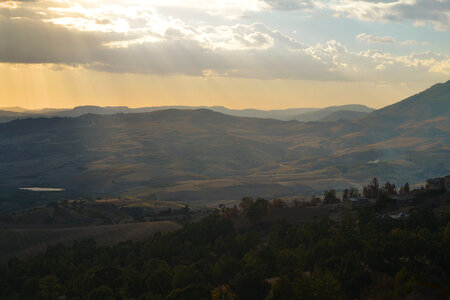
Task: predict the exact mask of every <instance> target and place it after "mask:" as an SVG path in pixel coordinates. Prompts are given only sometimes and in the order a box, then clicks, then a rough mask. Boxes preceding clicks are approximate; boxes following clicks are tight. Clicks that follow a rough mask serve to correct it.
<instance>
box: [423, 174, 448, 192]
mask: <svg viewBox="0 0 450 300" xmlns="http://www.w3.org/2000/svg"><path fill="white" fill-rule="evenodd" d="M425 188H426V189H427V190H447V191H450V175H447V176H445V177H436V178H430V179H427V183H426V185H425Z"/></svg>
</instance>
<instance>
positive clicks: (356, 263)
mask: <svg viewBox="0 0 450 300" xmlns="http://www.w3.org/2000/svg"><path fill="white" fill-rule="evenodd" d="M256 202H258V201H253V203H250V204H251V205H256V206H255V207H254V209H255V210H258V209H260V207H261V204H264V203H262V201H260V203H259V204H255V203H256ZM449 221H450V216H449V214H439V215H436V214H435V213H434V212H433V210H432V209H429V208H422V209H419V210H415V211H412V212H411V213H410V215H409V217H407V218H403V219H391V218H378V217H376V214H375V212H374V210H373V208H371V207H365V208H364V209H363V210H361V211H359V213H358V217H357V218H355V219H345V220H343V221H342V222H334V221H332V220H329V219H321V220H314V221H311V222H309V223H306V224H303V225H301V226H294V225H291V224H289V223H287V222H281V223H276V224H273V226H271V227H270V229H267V227H265V228H266V229H261V228H260V227H258V228H256V227H255V228H251V227H250V228H248V229H247V230H243V231H237V230H236V229H235V227H234V226H233V218H232V217H226V216H224V215H222V214H219V213H218V214H214V215H211V216H208V217H206V218H204V219H203V220H201V221H200V222H197V223H190V224H187V225H185V226H184V227H183V228H182V229H181V230H178V231H176V232H172V233H169V234H165V235H157V236H155V237H153V238H150V239H148V240H146V241H141V242H126V243H121V244H118V245H116V246H113V247H104V246H100V245H96V244H95V243H94V242H93V241H90V240H84V241H80V242H77V243H75V244H74V245H73V246H72V247H66V246H61V245H59V246H55V247H51V248H49V249H48V250H47V251H46V252H45V253H44V254H41V255H38V256H36V257H34V258H31V259H29V260H26V261H19V260H17V259H14V260H11V261H10V262H9V263H8V264H7V265H4V266H1V267H0V274H1V276H0V297H1V299H89V300H94V299H245V300H252V299H272V300H275V299H283V300H288V299H369V298H371V299H373V298H389V299H399V298H406V297H410V296H411V297H414V296H420V295H422V296H423V295H426V298H427V299H433V298H436V299H443V298H445V297H446V295H448V294H447V293H448V286H447V284H448V279H449V276H448V275H449V271H450V256H449V253H450V223H449Z"/></svg>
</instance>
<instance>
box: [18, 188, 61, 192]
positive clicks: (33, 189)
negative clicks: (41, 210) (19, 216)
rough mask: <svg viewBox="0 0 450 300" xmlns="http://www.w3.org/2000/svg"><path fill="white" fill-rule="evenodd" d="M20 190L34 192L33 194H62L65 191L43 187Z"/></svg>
mask: <svg viewBox="0 0 450 300" xmlns="http://www.w3.org/2000/svg"><path fill="white" fill-rule="evenodd" d="M19 190H23V191H32V192H62V191H64V189H58V188H42V187H25V188H20V189H19Z"/></svg>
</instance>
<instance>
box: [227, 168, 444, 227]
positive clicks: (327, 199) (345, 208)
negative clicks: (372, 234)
mask: <svg viewBox="0 0 450 300" xmlns="http://www.w3.org/2000/svg"><path fill="white" fill-rule="evenodd" d="M449 192H450V175H447V176H445V177H436V178H429V179H427V180H426V181H425V184H424V185H421V186H420V187H418V188H411V187H410V185H409V183H405V184H404V185H403V186H400V187H399V188H397V187H396V186H395V184H393V183H390V182H389V181H387V182H386V183H385V184H380V183H379V182H378V179H377V178H373V179H372V180H371V181H370V182H369V184H368V185H366V186H364V187H363V188H362V191H360V190H358V189H357V188H355V187H351V188H349V189H344V190H343V191H342V193H340V194H339V195H338V194H337V192H336V191H335V190H334V189H330V190H326V191H325V192H324V194H323V196H321V197H318V196H312V197H310V198H309V199H307V198H306V197H286V198H282V197H279V198H274V199H271V200H266V199H263V198H256V199H253V198H252V197H244V198H242V200H241V202H240V203H239V206H236V205H235V206H234V207H232V208H230V207H225V205H221V206H219V210H220V211H221V213H223V214H224V215H228V216H230V217H233V216H237V215H240V214H241V213H243V215H245V216H247V217H249V218H255V217H263V216H270V215H272V216H273V215H274V214H275V215H278V216H279V217H280V218H281V217H282V216H284V213H282V212H281V210H280V209H283V208H298V209H300V210H295V211H297V212H298V213H300V212H301V211H302V208H311V211H310V213H311V214H313V215H316V216H326V215H328V216H330V217H332V216H333V215H334V216H335V218H336V219H341V218H342V217H343V216H345V215H346V214H349V213H350V214H354V213H356V212H357V211H359V210H360V209H362V208H364V207H366V206H369V207H372V208H373V209H374V210H375V212H376V213H377V214H379V216H380V217H386V216H387V217H391V218H394V219H397V218H404V217H407V216H408V212H409V210H410V208H413V207H415V206H417V205H419V206H420V205H423V204H426V205H430V204H433V203H434V202H436V201H437V202H436V203H447V204H448V203H449V201H450V193H449ZM442 200H444V202H439V201H442ZM430 201H431V202H430ZM434 204H435V203H434ZM435 206H437V207H439V204H438V205H435ZM308 211H309V210H308ZM310 217H311V216H306V215H305V218H310ZM297 218H298V216H297V217H296V216H294V215H293V216H289V219H297Z"/></svg>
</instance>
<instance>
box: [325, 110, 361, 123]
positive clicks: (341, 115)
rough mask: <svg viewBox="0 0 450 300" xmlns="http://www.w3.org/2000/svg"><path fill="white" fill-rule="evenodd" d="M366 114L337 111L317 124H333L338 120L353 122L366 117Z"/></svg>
mask: <svg viewBox="0 0 450 300" xmlns="http://www.w3.org/2000/svg"><path fill="white" fill-rule="evenodd" d="M368 114H369V113H368V112H362V111H352V110H338V111H335V112H332V113H330V114H329V115H327V116H325V117H323V118H322V119H320V120H318V121H319V122H334V121H338V120H354V119H359V118H362V117H365V116H367V115H368Z"/></svg>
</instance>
